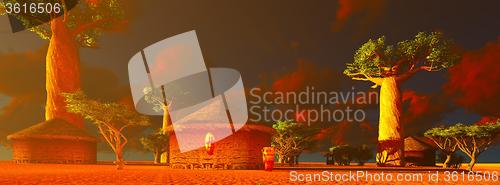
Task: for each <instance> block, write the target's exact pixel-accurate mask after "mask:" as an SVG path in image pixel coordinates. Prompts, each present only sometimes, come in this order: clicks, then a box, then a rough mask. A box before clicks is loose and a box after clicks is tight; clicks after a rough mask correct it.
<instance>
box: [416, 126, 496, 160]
mask: <svg viewBox="0 0 500 185" xmlns="http://www.w3.org/2000/svg"><path fill="white" fill-rule="evenodd" d="M499 134H500V121H499V120H497V121H496V122H494V121H493V122H491V123H488V124H483V125H464V124H462V123H457V124H455V125H452V126H449V127H447V128H433V129H430V130H428V131H427V132H425V135H426V136H427V137H429V138H431V139H433V140H434V142H435V143H436V144H437V145H438V146H439V147H440V148H441V149H442V150H443V151H444V152H445V153H447V155H451V154H452V153H453V152H454V150H455V148H457V147H458V149H460V150H461V151H462V152H463V153H465V154H466V155H467V156H469V157H470V159H471V162H470V164H469V170H472V167H473V166H474V164H475V163H476V160H477V158H478V156H479V155H480V154H481V153H483V152H484V151H485V150H487V149H488V148H489V147H490V146H491V145H492V144H493V143H494V142H495V138H496V137H497V136H498V135H499Z"/></svg>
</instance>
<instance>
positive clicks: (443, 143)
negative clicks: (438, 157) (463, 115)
mask: <svg viewBox="0 0 500 185" xmlns="http://www.w3.org/2000/svg"><path fill="white" fill-rule="evenodd" d="M452 131H453V130H450V129H448V128H431V129H429V130H427V131H426V132H425V133H424V135H425V137H427V138H429V139H431V140H432V141H434V143H435V144H436V145H437V146H438V147H439V149H440V150H441V152H442V153H443V154H444V155H446V160H445V161H444V162H443V168H449V167H450V162H451V160H452V157H453V155H454V154H455V152H456V151H457V147H458V144H457V142H456V140H455V138H454V135H455V133H453V132H452Z"/></svg>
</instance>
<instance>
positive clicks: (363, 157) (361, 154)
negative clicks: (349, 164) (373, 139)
mask: <svg viewBox="0 0 500 185" xmlns="http://www.w3.org/2000/svg"><path fill="white" fill-rule="evenodd" d="M354 158H355V159H356V160H357V161H358V163H359V165H364V163H365V162H366V161H368V160H370V159H372V158H373V151H372V149H371V148H370V147H368V145H361V146H359V147H358V148H356V154H355V156H354Z"/></svg>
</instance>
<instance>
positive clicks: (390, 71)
mask: <svg viewBox="0 0 500 185" xmlns="http://www.w3.org/2000/svg"><path fill="white" fill-rule="evenodd" d="M453 47H454V45H453V42H452V41H451V40H448V39H445V38H444V37H443V34H442V33H440V32H431V33H424V32H420V33H418V34H417V35H416V36H415V37H414V38H413V39H411V40H405V41H401V42H398V43H397V44H396V45H387V44H386V42H385V37H380V38H378V39H376V40H372V39H370V40H368V42H366V43H365V44H363V45H362V46H361V47H360V48H359V49H358V50H357V51H356V53H355V54H354V61H353V62H352V63H348V64H347V68H346V69H345V70H344V74H345V75H347V76H349V77H352V78H356V77H358V78H363V79H367V78H383V77H388V76H393V75H401V74H403V73H405V72H408V71H412V70H416V69H423V70H427V71H439V70H442V69H445V68H449V67H450V66H452V65H453V64H455V63H456V62H457V61H458V60H459V59H460V57H459V55H458V54H457V53H456V52H455V51H454V48H453Z"/></svg>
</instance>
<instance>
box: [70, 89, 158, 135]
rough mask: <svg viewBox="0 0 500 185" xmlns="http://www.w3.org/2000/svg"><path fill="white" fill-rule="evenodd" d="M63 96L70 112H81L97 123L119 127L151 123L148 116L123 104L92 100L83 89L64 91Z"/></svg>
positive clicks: (86, 117) (80, 113)
mask: <svg viewBox="0 0 500 185" xmlns="http://www.w3.org/2000/svg"><path fill="white" fill-rule="evenodd" d="M63 96H64V98H65V99H66V109H67V111H68V112H71V113H75V114H79V115H81V116H83V117H84V118H85V119H87V120H89V121H91V122H93V123H95V124H108V125H112V126H114V127H117V128H124V127H128V126H147V125H149V119H148V117H146V116H143V115H140V114H138V113H137V112H135V111H133V110H131V109H130V108H129V107H127V106H125V105H123V104H119V103H107V102H99V101H96V100H91V99H88V98H87V96H86V95H85V94H84V93H83V92H81V91H78V92H76V93H63Z"/></svg>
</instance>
